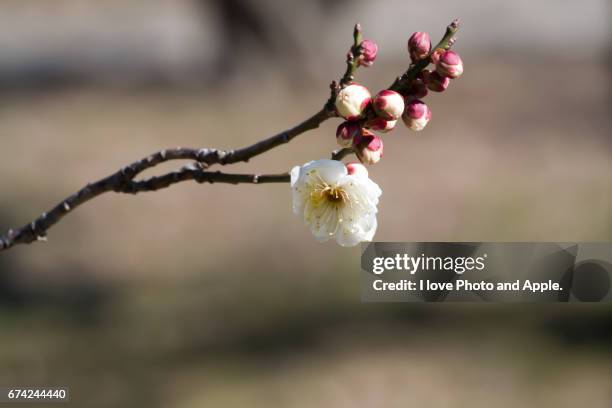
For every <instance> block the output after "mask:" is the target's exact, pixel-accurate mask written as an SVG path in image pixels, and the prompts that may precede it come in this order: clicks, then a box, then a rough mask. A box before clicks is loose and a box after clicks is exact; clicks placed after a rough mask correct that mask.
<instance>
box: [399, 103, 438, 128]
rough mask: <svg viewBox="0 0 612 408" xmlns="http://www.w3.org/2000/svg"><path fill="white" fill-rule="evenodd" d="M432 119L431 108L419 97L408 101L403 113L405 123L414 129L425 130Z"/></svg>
mask: <svg viewBox="0 0 612 408" xmlns="http://www.w3.org/2000/svg"><path fill="white" fill-rule="evenodd" d="M430 119H431V110H429V107H428V106H427V105H425V103H423V101H421V100H419V99H415V100H413V101H410V102H408V104H407V105H406V109H405V110H404V113H403V115H402V120H403V121H404V124H405V125H406V126H407V127H408V128H409V129H412V130H416V131H419V130H423V129H424V128H425V126H427V123H429V120H430Z"/></svg>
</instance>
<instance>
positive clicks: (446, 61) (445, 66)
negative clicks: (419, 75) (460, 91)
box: [435, 50, 463, 78]
mask: <svg viewBox="0 0 612 408" xmlns="http://www.w3.org/2000/svg"><path fill="white" fill-rule="evenodd" d="M435 64H436V71H437V72H438V74H440V75H442V76H444V77H448V78H459V77H460V76H461V74H463V61H461V57H460V56H459V54H457V53H456V52H454V51H451V50H448V51H444V52H443V53H441V54H440V58H438V61H437V62H436V63H435Z"/></svg>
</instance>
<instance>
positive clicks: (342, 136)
mask: <svg viewBox="0 0 612 408" xmlns="http://www.w3.org/2000/svg"><path fill="white" fill-rule="evenodd" d="M360 133H361V126H359V123H357V122H348V121H347V122H342V123H341V124H340V126H338V129H336V141H337V142H338V144H339V145H340V146H342V147H349V146H351V145H352V144H353V139H354V138H355V136H357V135H359V134H360Z"/></svg>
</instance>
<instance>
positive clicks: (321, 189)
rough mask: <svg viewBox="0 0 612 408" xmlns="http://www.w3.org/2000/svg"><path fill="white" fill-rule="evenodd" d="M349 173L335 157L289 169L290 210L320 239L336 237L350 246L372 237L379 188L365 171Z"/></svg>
mask: <svg viewBox="0 0 612 408" xmlns="http://www.w3.org/2000/svg"><path fill="white" fill-rule="evenodd" d="M351 166H353V167H352V168H351V172H350V173H351V174H349V171H348V170H347V167H346V166H345V165H344V163H342V162H340V161H337V160H315V161H311V162H309V163H306V164H305V165H303V166H301V167H300V166H296V167H294V168H293V169H292V170H291V189H292V190H293V212H294V213H295V214H296V215H298V216H300V217H302V218H303V220H304V223H306V224H307V225H308V226H309V227H310V231H311V232H312V233H313V235H314V236H315V238H316V239H317V240H318V241H319V242H325V241H327V240H329V239H330V238H335V239H336V242H338V244H340V245H342V246H345V247H349V246H355V245H357V244H359V243H360V242H362V241H371V240H372V238H373V237H374V233H375V232H376V227H377V222H376V213H377V212H378V209H377V207H376V206H377V205H378V198H379V197H380V195H381V190H380V188H379V187H378V185H377V184H376V183H375V182H373V181H372V180H370V179H369V178H368V172H367V170H366V169H365V167H364V169H363V170H365V171H355V169H354V166H362V165H360V164H358V163H353V164H351Z"/></svg>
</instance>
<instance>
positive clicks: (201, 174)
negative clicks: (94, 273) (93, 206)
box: [0, 108, 334, 251]
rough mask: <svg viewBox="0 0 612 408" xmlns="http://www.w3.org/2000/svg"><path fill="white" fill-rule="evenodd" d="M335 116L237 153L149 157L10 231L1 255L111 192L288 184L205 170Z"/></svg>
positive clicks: (2, 239)
mask: <svg viewBox="0 0 612 408" xmlns="http://www.w3.org/2000/svg"><path fill="white" fill-rule="evenodd" d="M333 116H334V113H333V112H330V111H329V110H328V109H326V108H323V109H321V110H320V111H319V112H317V113H315V114H314V115H313V116H311V117H310V118H308V119H306V120H305V121H303V122H302V123H300V124H298V125H296V126H294V127H292V128H291V129H288V130H285V131H284V132H281V133H278V134H276V135H274V136H271V137H269V138H267V139H264V140H261V141H259V142H257V143H255V144H252V145H250V146H246V147H243V148H241V149H238V150H218V149H192V148H182V147H177V148H173V149H166V150H161V151H159V152H156V153H154V154H152V155H149V156H147V157H145V158H143V159H141V160H138V161H136V162H134V163H132V164H130V165H128V166H126V167H124V168H122V169H121V170H119V171H117V172H116V173H113V174H111V175H110V176H108V177H105V178H103V179H101V180H98V181H96V182H95V183H90V184H88V185H86V186H85V187H83V188H82V189H80V190H79V191H78V192H76V193H74V194H72V195H71V196H69V197H67V198H66V199H64V200H62V202H60V203H59V204H57V205H56V206H55V207H53V208H52V209H51V210H49V211H47V212H44V213H42V215H40V216H39V217H38V218H36V219H35V220H34V221H32V222H31V223H29V224H26V225H24V226H22V227H21V228H17V229H9V230H8V231H7V232H6V233H5V234H4V235H1V236H0V251H4V250H7V249H9V248H12V247H13V246H15V245H17V244H29V243H32V242H35V241H45V240H46V236H47V231H48V230H49V228H51V227H52V226H53V225H55V224H56V223H58V222H59V221H60V220H61V219H62V218H64V216H65V215H66V214H68V213H69V212H71V211H72V210H74V209H75V208H76V207H78V206H79V205H81V204H83V203H85V202H87V201H89V200H91V199H93V198H95V197H97V196H99V195H101V194H104V193H106V192H109V191H114V192H117V193H137V192H141V191H155V190H159V189H160V188H165V187H168V186H170V185H171V184H174V183H177V182H180V181H185V180H196V181H198V182H211V183H212V182H222V183H254V184H259V183H270V182H286V181H288V180H289V178H288V177H289V176H288V175H275V176H268V175H264V176H257V175H248V174H238V175H228V174H224V173H211V172H205V171H203V169H205V168H207V167H209V166H211V165H213V164H221V165H225V164H231V163H237V162H241V161H245V162H246V161H248V160H249V159H251V158H252V157H255V156H257V155H260V154H262V153H264V152H267V151H268V150H270V149H272V148H274V147H277V146H280V145H282V144H284V143H287V142H289V141H290V140H291V139H293V138H294V137H296V136H298V135H300V134H302V133H304V132H307V131H308V130H312V129H315V128H317V127H319V125H320V124H321V123H323V122H324V121H325V120H327V119H329V118H331V117H333ZM184 159H191V160H195V161H196V162H197V163H199V165H200V166H201V167H202V169H197V170H194V169H191V170H189V169H187V168H183V169H182V170H180V171H177V172H172V173H168V174H165V175H163V176H158V177H152V178H150V179H148V180H144V181H133V179H134V177H136V176H137V175H138V174H140V173H141V172H143V171H144V170H146V169H149V168H152V167H154V166H156V165H158V164H160V163H163V162H166V161H169V160H184Z"/></svg>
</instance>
